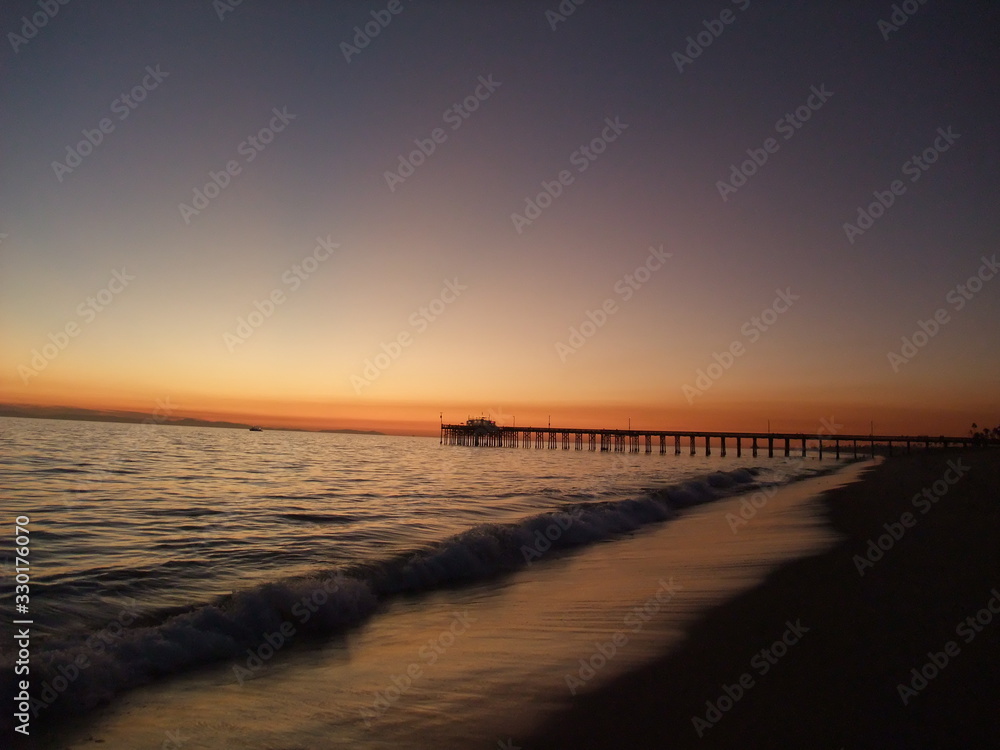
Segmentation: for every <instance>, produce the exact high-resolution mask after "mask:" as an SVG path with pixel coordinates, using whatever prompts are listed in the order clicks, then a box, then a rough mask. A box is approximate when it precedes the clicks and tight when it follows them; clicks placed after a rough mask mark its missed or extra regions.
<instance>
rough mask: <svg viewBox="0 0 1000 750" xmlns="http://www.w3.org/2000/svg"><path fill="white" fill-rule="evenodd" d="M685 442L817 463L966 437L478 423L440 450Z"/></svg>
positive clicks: (445, 430)
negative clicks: (815, 456) (812, 455)
mask: <svg viewBox="0 0 1000 750" xmlns="http://www.w3.org/2000/svg"><path fill="white" fill-rule="evenodd" d="M684 443H686V444H687V445H686V447H687V450H688V451H689V453H690V455H692V456H694V455H696V454H697V448H698V447H699V446H700V447H701V448H702V452H703V454H704V455H706V456H711V455H712V452H713V449H717V450H718V452H719V455H720V456H726V455H728V452H729V450H730V449H732V448H735V452H736V455H737V457H739V456H742V455H743V452H744V451H746V450H749V452H750V455H752V456H754V457H757V456H758V455H759V454H760V453H762V452H764V451H766V452H767V456H768V457H770V458H773V457H774V455H775V446H777V450H778V453H779V455H783V456H791V455H793V454H795V455H801V456H806V455H807V454H808V453H810V452H812V453H815V454H818V456H819V458H822V457H823V454H824V453H831V454H833V456H834V457H835V458H840V456H841V453H850V454H852V455H853V456H854V457H857V456H858V454H859V449H860V452H861V453H862V454H863V455H874V453H875V447H876V446H885V447H886V450H887V451H888V453H889V455H892V452H893V449H894V446H899V447H900V449H905V451H906V452H907V453H909V452H910V451H911V450H912V447H913V446H914V445H916V446H923V447H924V448H925V449H929V448H931V447H934V446H940V447H942V448H948V447H952V446H956V447H959V446H960V447H965V448H967V447H970V446H972V445H973V443H974V440H973V438H971V437H945V436H944V435H940V436H937V437H933V436H929V435H839V434H830V435H817V434H806V433H800V432H795V433H792V432H727V431H719V430H712V431H709V432H697V431H690V430H607V429H592V428H586V429H584V428H573V427H501V426H494V427H487V426H483V425H482V424H476V425H466V424H442V425H441V444H442V445H469V446H477V447H498V448H519V447H520V448H531V447H535V448H551V449H556V448H562V449H563V450H569V449H570V448H571V447H572V448H575V449H576V450H584V449H587V450H592V451H598V450H600V451H616V452H627V453H641V452H645V453H653V452H654V447H655V448H656V449H657V451H658V452H659V453H661V454H663V453H667V452H668V449H670V448H672V449H673V453H674V455H678V456H679V455H680V454H681V453H682V452H683V450H682V445H683V444H684Z"/></svg>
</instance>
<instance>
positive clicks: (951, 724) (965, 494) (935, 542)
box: [522, 451, 1000, 748]
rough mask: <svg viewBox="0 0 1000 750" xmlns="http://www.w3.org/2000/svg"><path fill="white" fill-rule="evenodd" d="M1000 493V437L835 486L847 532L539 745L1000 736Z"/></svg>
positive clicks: (577, 711)
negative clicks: (997, 444)
mask: <svg viewBox="0 0 1000 750" xmlns="http://www.w3.org/2000/svg"><path fill="white" fill-rule="evenodd" d="M998 499H1000V454H998V452H997V451H958V452H951V451H950V452H932V453H924V454H914V455H909V456H899V457H895V458H891V459H889V460H887V461H886V462H885V463H883V464H881V465H879V466H877V467H874V468H872V469H871V470H870V471H869V472H868V473H867V474H866V475H865V478H864V480H863V481H862V482H856V483H853V484H849V485H846V486H843V487H839V488H837V489H835V490H832V491H831V492H828V493H827V494H826V495H824V498H823V501H822V502H823V505H824V506H825V508H826V512H827V514H828V516H829V519H830V522H831V524H832V525H833V526H834V527H835V528H836V530H837V531H838V532H840V533H841V534H843V535H844V536H845V537H846V539H844V540H843V541H842V542H840V543H839V544H837V545H836V546H835V547H834V548H833V549H832V550H830V551H828V552H826V553H823V554H821V555H818V556H813V557H808V558H804V559H801V560H798V561H795V562H793V563H790V564H787V565H785V566H783V567H781V568H780V569H778V570H777V571H775V572H773V573H772V574H771V575H769V576H768V577H767V579H766V581H765V582H764V583H763V584H762V585H760V586H758V587H756V588H754V589H752V590H750V591H748V592H746V593H744V594H741V595H739V596H737V597H736V598H735V599H733V600H731V601H729V602H727V603H726V604H724V605H722V606H719V607H717V608H715V609H712V610H710V611H709V612H708V613H707V614H705V615H704V616H702V617H701V618H699V619H697V620H696V621H695V622H694V623H693V624H692V626H691V627H690V629H689V631H688V635H687V637H686V638H685V639H684V640H683V641H682V642H681V643H680V644H679V645H678V646H677V647H676V648H674V649H671V650H670V652H669V653H667V654H666V655H664V656H663V657H662V658H660V659H659V660H657V661H655V662H653V663H651V664H648V665H647V666H644V667H642V668H640V669H638V670H636V671H632V672H630V673H628V674H626V675H624V676H621V677H620V678H618V679H616V680H614V681H613V682H612V683H610V684H606V685H604V686H602V687H601V688H600V689H598V690H596V691H594V692H591V693H589V694H584V695H581V696H578V697H577V699H576V701H575V702H574V704H573V706H572V707H571V708H569V709H568V710H566V711H564V712H561V713H557V714H555V715H553V716H551V717H550V718H549V719H548V720H547V721H546V722H544V723H543V724H542V725H541V726H540V727H538V729H537V731H536V732H535V736H534V737H532V738H531V739H530V740H528V739H526V740H525V741H524V742H523V743H522V744H523V746H524V747H528V748H542V747H544V748H571V747H572V748H611V747H629V748H646V747H649V748H652V747H656V748H662V747H812V748H823V747H829V748H840V747H847V748H856V747H907V748H917V747H986V746H994V745H995V744H996V742H997V738H998V736H1000V714H998V712H997V706H998V705H1000V648H998V646H1000V504H998Z"/></svg>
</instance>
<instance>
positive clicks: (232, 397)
mask: <svg viewBox="0 0 1000 750" xmlns="http://www.w3.org/2000/svg"><path fill="white" fill-rule="evenodd" d="M229 5H230V4H229V3H228V0H219V2H216V3H215V4H214V5H213V3H212V2H210V1H209V0H185V1H180V2H169V3H168V2H148V3H124V2H102V3H86V2H79V1H74V0H71V1H70V2H69V3H68V4H66V5H59V6H58V12H57V13H56V15H55V16H53V17H51V18H49V17H48V16H47V15H46V14H45V12H44V11H42V10H39V8H40V6H39V4H38V3H37V2H29V1H28V0H12V1H11V2H8V3H5V4H4V9H3V10H2V11H0V31H2V32H3V34H4V42H3V52H2V53H0V55H2V63H0V64H2V68H0V97H2V102H3V107H2V108H0V139H2V140H0V145H2V156H0V158H2V162H0V402H2V403H8V404H37V405H64V406H74V407H84V408H97V409H133V410H139V411H152V410H154V409H155V408H156V404H157V400H161V401H162V400H164V399H169V402H170V403H171V404H173V405H174V406H173V407H172V408H173V415H174V416H196V417H203V418H210V419H233V420H238V421H255V422H260V423H262V424H265V425H271V426H279V425H288V426H305V427H311V428H339V427H350V428H365V429H378V430H383V431H388V432H403V433H407V434H410V433H420V432H424V433H427V432H436V429H437V422H438V415H439V413H440V412H443V413H444V418H445V421H449V420H450V421H460V420H464V419H465V418H466V417H467V416H469V415H470V414H473V415H478V414H480V413H483V414H493V415H494V417H496V418H497V419H498V421H501V422H504V423H507V424H510V423H511V421H512V420H513V418H515V417H516V419H517V423H518V424H524V425H529V424H534V425H544V424H545V421H546V420H547V419H548V418H549V415H551V417H552V422H553V424H557V423H558V424H561V425H566V426H572V427H624V426H625V425H626V423H627V420H628V419H629V418H631V420H632V425H633V426H634V427H636V426H637V427H643V428H650V429H655V428H659V429H686V428H692V429H717V428H730V429H734V430H739V429H754V430H755V429H763V428H764V427H765V425H766V421H767V420H768V419H770V420H771V424H772V427H773V428H774V429H777V430H781V429H787V430H793V429H794V430H799V429H801V430H809V429H811V428H812V427H813V426H817V425H818V424H819V421H820V420H821V419H823V418H831V417H832V418H834V419H835V420H836V421H837V422H839V423H843V424H845V425H846V426H845V431H847V432H851V431H857V432H867V431H868V429H869V424H870V421H871V420H874V422H875V428H876V431H879V432H915V433H917V432H920V433H923V432H929V433H933V434H938V433H953V434H965V433H966V431H967V430H968V426H969V424H970V422H972V421H974V420H975V421H979V422H980V423H983V422H989V423H990V424H997V423H1000V350H998V346H997V344H998V342H1000V267H998V266H996V265H995V263H996V261H995V259H996V258H997V255H998V253H1000V243H998V240H1000V221H998V215H1000V214H998V208H997V198H998V196H1000V177H998V175H1000V172H998V167H1000V158H998V157H1000V144H998V141H997V137H996V133H997V121H998V114H1000V112H998V107H997V102H998V101H1000V97H998V94H1000V91H998V81H1000V79H998V76H997V75H996V73H997V70H998V69H1000V68H998V63H1000V60H998V53H997V45H996V32H995V30H996V28H997V26H998V23H1000V7H998V6H997V5H996V4H995V3H986V2H970V3H961V4H949V3H943V2H928V3H926V4H923V5H920V4H918V3H916V2H913V3H912V6H913V8H912V9H915V12H914V13H913V14H912V16H907V15H906V14H905V13H904V12H902V11H896V14H897V15H896V23H895V24H893V22H892V20H891V19H892V17H893V13H894V11H893V4H892V3H890V2H884V3H868V2H865V3H862V2H847V1H845V2H837V3H830V4H822V6H821V7H815V6H814V5H813V4H802V5H794V4H791V3H784V4H773V3H762V2H759V1H758V0H752V1H751V0H737V1H736V2H729V1H728V0H714V2H677V3H651V2H650V3H645V2H620V3H599V2H597V1H596V0H590V2H586V3H583V4H582V5H580V6H579V7H576V6H574V5H573V4H572V3H570V2H564V3H563V4H562V6H560V5H559V3H558V2H557V1H556V0H551V1H550V2H503V3H501V2H489V3H463V2H409V1H406V0H394V2H382V1H381V0H376V1H374V2H365V3H356V2H341V3H325V2H319V1H318V0H315V1H313V2H297V3H279V2H268V1H266V0H245V1H244V2H242V3H241V4H239V5H236V6H234V7H232V8H230V7H229ZM903 5H906V6H907V7H908V8H909V7H910V5H911V3H904V4H903ZM560 7H562V8H563V10H565V9H567V8H574V7H575V11H574V12H573V13H572V14H570V15H565V16H561V15H560V14H559V8H560ZM220 15H221V18H220ZM33 19H34V20H33ZM42 19H44V25H41V27H38V25H37V24H36V23H35V21H38V20H42ZM900 20H905V23H901V24H900V23H898V22H899V21H900ZM880 21H882V22H883V23H881V24H880ZM366 29H367V31H366ZM33 31H34V33H32V32H33ZM371 31H375V32H377V34H376V35H374V37H373V38H369V37H370V36H371V35H370V33H369V32H371ZM689 37H690V39H689ZM706 40H707V41H708V42H709V43H708V44H707V46H705V45H704V44H702V42H704V41H706ZM123 97H124V98H123ZM456 105H457V107H456ZM262 131H263V132H262ZM88 139H89V141H88ZM769 139H771V140H769ZM92 143H96V145H91V144H92ZM581 148H583V149H585V151H583V150H581ZM421 149H422V150H421ZM428 152H429V155H428ZM411 155H412V158H411ZM914 157H917V161H914ZM754 158H756V159H757V163H754V162H753V159H754ZM765 159H766V160H765ZM748 160H749V161H748ZM744 163H746V164H745V165H744ZM734 165H735V167H734ZM741 168H742V170H743V172H745V173H747V174H749V176H748V177H746V176H745V175H744V174H743V173H742V172H741V171H740V170H741ZM734 169H735V170H736V175H737V176H736V178H735V180H734V179H733V172H734ZM389 173H395V174H389ZM213 175H214V177H213ZM213 180H214V181H213ZM722 181H727V182H728V183H729V184H728V186H727V185H723V184H721V183H722ZM546 185H547V187H546ZM217 186H218V187H217ZM876 194H877V195H876ZM553 195H554V197H553ZM206 196H207V197H206ZM540 196H541V197H540ZM529 199H530V201H531V203H532V205H529ZM880 200H881V202H882V204H890V205H889V206H888V207H887V208H884V209H883V207H882V205H880V204H879V202H878V201H880ZM873 203H874V204H875V205H874V207H873V208H872V211H871V214H874V215H875V216H874V218H873V219H871V220H870V221H869V220H868V219H867V218H866V217H865V216H862V217H861V218H860V219H859V209H864V210H865V211H866V212H867V211H868V207H869V205H870V204H873ZM535 206H540V208H535ZM859 222H860V223H859ZM845 224H851V225H853V228H852V227H847V228H845ZM866 227H867V228H866ZM637 269H641V270H638V271H637ZM977 274H978V276H977ZM972 277H976V280H975V281H973V282H971V283H970V282H969V279H970V278H972ZM935 316H936V319H935ZM574 329H575V330H576V331H578V332H579V333H577V334H574V333H573V331H574ZM247 334H249V335H247ZM930 334H933V335H930ZM904 338H907V339H910V340H912V344H913V345H912V348H910V345H904V341H903V339H904ZM731 351H732V352H735V353H730V352H731ZM397 355H398V356H397ZM890 355H894V356H890ZM727 365H728V366H727ZM699 371H701V372H700V373H699ZM373 376H374V377H373ZM706 386H707V387H706Z"/></svg>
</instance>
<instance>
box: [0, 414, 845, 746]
mask: <svg viewBox="0 0 1000 750" xmlns="http://www.w3.org/2000/svg"><path fill="white" fill-rule="evenodd" d="M0 444H2V449H3V450H2V452H0V493H2V495H0V497H2V503H3V516H4V527H5V528H7V529H8V530H9V531H10V530H11V522H12V521H13V520H14V519H15V518H16V517H19V516H26V517H27V518H28V519H29V522H28V524H27V528H28V529H29V532H30V533H29V536H30V574H31V584H30V585H31V591H30V604H29V612H28V613H27V614H25V615H19V617H27V618H30V619H31V621H32V625H31V652H32V654H31V663H30V679H31V686H32V687H31V693H32V698H33V705H32V721H31V726H32V730H31V731H32V741H33V743H34V744H35V745H36V746H38V747H94V746H97V744H98V743H99V745H100V746H101V747H105V748H116V747H123V748H161V747H176V748H180V747H183V748H222V747H227V748H228V747H240V748H325V747H371V748H376V747H413V748H429V747H490V748H492V747H504V746H505V745H504V743H505V742H508V741H510V742H513V743H514V745H513V746H516V741H515V740H516V735H517V734H519V733H521V734H523V733H525V732H527V731H529V730H530V727H531V726H532V724H533V723H534V722H535V721H537V720H539V719H540V718H541V717H542V716H544V714H545V713H546V712H547V711H550V710H557V709H558V708H559V707H560V706H561V705H565V704H566V702H567V701H571V700H572V698H573V697H574V695H576V694H578V693H579V692H581V691H585V690H591V689H594V688H596V687H599V686H600V685H601V684H604V683H605V682H606V680H608V679H610V678H611V677H613V676H614V675H615V674H618V673H620V672H621V671H622V670H625V669H628V668H630V667H633V666H635V665H636V664H638V663H641V662H642V661H643V660H644V659H647V658H652V657H653V656H655V655H658V654H659V653H661V652H662V651H663V649H664V648H666V647H669V645H670V643H672V642H676V641H677V640H678V639H679V637H680V636H681V635H682V634H683V629H684V627H686V626H687V624H688V623H689V622H690V621H691V618H692V617H693V616H694V614H696V613H697V612H698V611H700V610H701V609H703V608H704V607H706V606H710V605H711V604H712V603H713V602H716V601H718V600H719V599H720V598H723V597H725V596H727V595H730V594H731V593H733V592H734V591H737V590H739V589H741V588H744V587H746V586H749V585H752V584H753V583H754V582H755V581H756V580H759V578H760V577H761V576H762V575H763V574H764V573H765V572H766V571H767V570H768V569H770V568H771V567H773V566H774V565H777V564H779V563H780V562H781V561H782V560H784V559H787V558H789V557H792V556H796V555H801V554H806V553H809V552H813V551H817V550H819V549H821V548H823V547H824V546H825V545H828V544H830V543H831V541H832V537H831V535H830V533H829V532H828V531H826V529H825V528H824V526H823V523H822V520H821V518H819V516H818V515H817V513H816V508H815V503H813V502H811V499H812V498H813V497H814V496H815V493H816V492H817V491H818V489H820V488H821V486H820V485H822V486H832V484H833V483H837V482H842V481H846V479H844V477H845V476H847V474H849V473H850V471H851V469H850V468H847V469H846V470H845V469H844V465H843V464H839V463H836V462H834V461H831V460H829V459H825V460H823V461H818V460H816V459H815V458H809V459H797V458H792V459H785V458H775V459H767V458H763V459H751V458H748V457H744V458H742V459H736V458H733V457H729V458H720V457H717V456H712V457H705V456H694V457H691V456H687V455H683V456H674V455H672V454H669V455H662V456H661V455H659V454H658V453H653V454H648V455H647V454H644V453H639V454H621V453H617V454H616V453H600V452H597V453H592V452H590V451H586V450H584V451H576V450H572V449H571V450H568V451H565V450H562V449H557V450H548V449H534V448H530V449H525V448H470V447H460V446H442V445H439V443H438V440H437V439H436V438H402V437H380V436H367V435H339V434H317V433H303V432H283V431H265V432H260V433H253V432H249V431H243V430H228V429H213V428H193V427H173V426H162V425H129V424H114V423H96V422H71V421H57V420H25V419H6V418H5V419H0ZM835 471H837V472H839V473H837V474H833V473H832V472H835ZM816 477H821V478H819V479H817V478H816ZM800 480H807V481H800ZM823 482H825V483H826V484H822V483H823ZM13 542H14V539H13V534H12V533H7V534H5V538H4V539H2V540H0V556H2V557H3V559H4V580H5V584H4V587H3V589H2V591H0V609H2V611H3V613H4V621H3V623H4V624H3V627H4V628H7V627H9V623H10V622H11V620H12V619H13V617H12V616H8V615H9V614H10V613H13V612H14V608H15V600H14V597H15V592H14V589H13V586H12V585H8V583H9V582H10V581H12V579H13V573H14V570H13V568H12V565H13V562H14V560H13V550H12V548H13ZM616 634H618V638H617V645H615V643H616V641H615V640H614V637H615V635H616ZM623 639H624V642H623ZM12 641H13V639H12V638H7V637H5V638H4V639H3V642H2V644H0V684H3V685H4V688H5V691H4V694H5V695H7V694H9V692H11V691H12V688H13V685H12V681H13V678H14V661H15V658H16V653H15V649H14V648H13V647H12V645H11V644H12ZM609 644H610V645H609ZM612 647H613V648H612ZM588 667H589V668H588ZM11 720H12V716H11V712H10V711H9V710H5V711H4V714H3V716H2V718H0V727H2V728H3V732H4V733H5V734H7V733H9V732H10V731H11ZM19 739H20V738H19ZM607 746H608V747H613V746H614V745H613V743H611V744H608V745H607Z"/></svg>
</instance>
